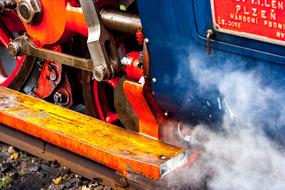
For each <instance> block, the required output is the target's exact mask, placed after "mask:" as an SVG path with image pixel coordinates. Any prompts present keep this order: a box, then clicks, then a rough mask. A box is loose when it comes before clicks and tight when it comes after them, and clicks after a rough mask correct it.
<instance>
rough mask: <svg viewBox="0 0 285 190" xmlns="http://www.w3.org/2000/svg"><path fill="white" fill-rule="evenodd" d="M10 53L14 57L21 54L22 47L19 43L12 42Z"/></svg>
mask: <svg viewBox="0 0 285 190" xmlns="http://www.w3.org/2000/svg"><path fill="white" fill-rule="evenodd" d="M8 52H9V53H10V54H11V55H13V56H18V55H20V53H21V48H20V45H19V44H18V43H17V42H10V43H9V45H8Z"/></svg>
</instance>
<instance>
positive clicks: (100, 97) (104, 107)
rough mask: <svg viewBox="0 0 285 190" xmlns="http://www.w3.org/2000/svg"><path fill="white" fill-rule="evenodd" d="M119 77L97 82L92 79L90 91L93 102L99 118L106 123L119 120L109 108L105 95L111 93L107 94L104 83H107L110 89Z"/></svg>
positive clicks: (114, 86)
mask: <svg viewBox="0 0 285 190" xmlns="http://www.w3.org/2000/svg"><path fill="white" fill-rule="evenodd" d="M118 81H119V79H118V78H115V79H112V80H109V81H107V82H104V83H98V82H97V81H95V80H94V81H92V83H93V84H92V91H93V97H94V102H95V107H96V110H97V112H98V115H99V119H101V120H102V121H106V122H108V123H116V122H117V121H118V120H119V116H118V114H117V113H115V111H114V110H112V109H111V106H112V105H110V102H109V99H108V97H107V96H112V93H110V94H108V93H107V91H106V88H105V87H106V85H109V86H110V87H111V88H112V89H115V88H116V86H117V84H118Z"/></svg>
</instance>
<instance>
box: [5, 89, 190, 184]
mask: <svg viewBox="0 0 285 190" xmlns="http://www.w3.org/2000/svg"><path fill="white" fill-rule="evenodd" d="M0 123H2V124H4V125H7V126H9V127H11V128H14V129H17V130H19V131H22V132H24V133H27V134H29V135H32V136H34V137H37V138H40V139H42V140H44V141H46V142H48V143H51V144H54V145H56V146H59V147H61V148H64V149H67V150H69V151H71V152H74V153H76V154H79V155H81V156H84V157H86V158H89V159H91V160H94V161H96V162H98V163H101V164H103V165H105V166H107V167H110V168H112V169H114V170H117V171H119V172H121V173H122V174H123V175H124V176H128V174H140V175H143V176H145V177H147V178H151V179H160V178H161V177H162V176H163V175H165V174H166V173H168V172H170V171H171V170H174V169H175V168H178V167H180V166H182V165H183V164H185V162H186V159H187V156H186V152H185V151H184V149H181V148H178V147H174V146H171V145H168V144H165V143H162V142H160V141H157V140H154V139H151V138H149V137H146V136H143V135H140V134H137V133H134V132H130V131H127V130H125V129H123V128H120V127H117V126H114V125H110V124H108V123H106V122H103V121H100V120H97V119H95V118H92V117H89V116H86V115H83V114H80V113H77V112H74V111H72V110H69V109H65V108H62V107H59V106H56V105H54V104H51V103H48V102H45V101H43V100H40V99H36V98H34V97H31V96H28V95H25V94H22V93H19V92H17V91H14V90H11V89H8V88H5V87H0ZM0 140H1V139H0Z"/></svg>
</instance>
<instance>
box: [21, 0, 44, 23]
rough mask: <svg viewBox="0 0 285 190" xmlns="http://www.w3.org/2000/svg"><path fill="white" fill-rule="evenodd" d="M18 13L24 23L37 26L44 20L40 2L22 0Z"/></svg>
mask: <svg viewBox="0 0 285 190" xmlns="http://www.w3.org/2000/svg"><path fill="white" fill-rule="evenodd" d="M17 13H18V16H19V18H20V19H21V21H22V22H24V23H26V24H32V25H36V24H38V23H39V22H40V19H41V18H42V8H41V4H40V2H39V1H38V0H20V1H19V2H18V5H17Z"/></svg>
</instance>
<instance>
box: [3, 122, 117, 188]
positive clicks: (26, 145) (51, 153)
mask: <svg viewBox="0 0 285 190" xmlns="http://www.w3.org/2000/svg"><path fill="white" fill-rule="evenodd" d="M0 141H1V142H4V143H6V144H9V145H12V146H14V147H17V148H18V149H21V150H23V151H26V152H29V153H30V154H33V155H35V156H37V157H39V158H42V159H44V160H57V161H58V162H59V163H60V164H61V165H62V166H65V167H67V168H70V169H71V171H72V172H75V173H77V174H80V175H82V176H84V177H86V178H88V179H99V180H100V181H101V182H102V183H104V184H106V185H108V186H110V187H112V188H115V187H116V186H117V185H116V182H115V179H116V178H115V176H116V174H115V170H112V169H110V168H107V167H104V166H103V165H100V164H98V163H96V162H93V161H91V160H88V159H86V158H83V157H81V156H79V155H75V154H73V153H71V152H69V151H66V150H64V149H62V148H59V147H56V146H53V145H51V144H49V143H46V142H45V141H43V140H41V139H38V138H34V137H32V136H30V135H27V134H24V133H21V132H20V131H17V130H15V129H12V128H10V127H6V126H3V125H0Z"/></svg>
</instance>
